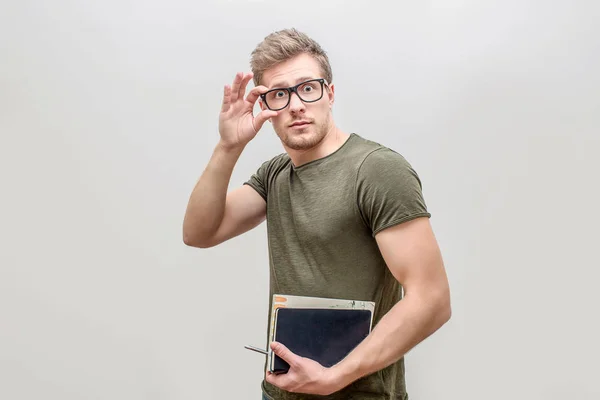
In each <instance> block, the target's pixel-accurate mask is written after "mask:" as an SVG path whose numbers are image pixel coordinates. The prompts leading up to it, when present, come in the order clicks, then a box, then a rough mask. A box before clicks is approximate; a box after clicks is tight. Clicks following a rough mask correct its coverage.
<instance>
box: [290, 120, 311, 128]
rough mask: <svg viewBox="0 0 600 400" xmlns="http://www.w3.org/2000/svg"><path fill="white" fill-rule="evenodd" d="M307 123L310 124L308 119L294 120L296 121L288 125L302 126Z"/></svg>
mask: <svg viewBox="0 0 600 400" xmlns="http://www.w3.org/2000/svg"><path fill="white" fill-rule="evenodd" d="M308 124H310V122H309V121H296V122H294V123H292V124H291V125H290V126H291V127H303V126H306V125H308Z"/></svg>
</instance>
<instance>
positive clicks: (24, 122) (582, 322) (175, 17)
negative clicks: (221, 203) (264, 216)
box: [0, 0, 600, 400]
mask: <svg viewBox="0 0 600 400" xmlns="http://www.w3.org/2000/svg"><path fill="white" fill-rule="evenodd" d="M599 19H600V5H599V3H598V2H596V1H592V0H590V1H587V2H585V1H566V0H565V1H559V0H555V1H525V0H508V1H506V0H504V1H476V0H471V1H460V0H446V1H441V0H440V1H419V2H415V1H412V2H409V1H394V2H392V1H389V2H377V1H374V2H368V3H367V2H366V1H338V0H335V1H334V0H328V1H303V2H288V1H242V0H239V1H220V2H214V1H212V2H210V1H202V2H200V1H189V0H172V1H165V0H163V1H158V0H150V1H148V0H147V1H141V0H126V1H124V0H121V1H116V0H104V1H83V0H80V1H75V0H70V1H67V0H62V1H58V0H57V1H41V0H38V1H34V0H19V1H16V0H13V1H10V0H4V1H2V3H1V6H0V132H1V142H0V143H1V145H0V166H1V167H2V168H1V172H0V174H1V175H0V177H1V178H2V179H1V186H0V187H1V189H0V190H1V194H2V196H1V197H0V204H1V207H0V217H1V219H0V234H1V236H0V239H2V241H1V244H0V246H1V251H0V398H2V399H6V400H25V399H28V400H29V399H31V400H34V399H35V400H38V399H44V400H74V399H102V400H121V399H122V400H138V399H140V400H141V399H148V400H163V399H165V400H166V399H168V400H188V399H249V400H253V399H258V398H259V396H260V381H261V379H262V376H263V362H264V357H263V356H262V355H260V354H258V353H253V352H250V351H247V350H245V349H244V348H243V346H244V345H246V344H252V345H256V346H264V345H265V340H266V339H265V329H266V328H265V324H266V320H267V304H268V294H267V293H268V291H267V289H268V287H267V284H268V257H267V254H268V253H267V243H266V228H265V225H264V224H263V225H261V226H259V227H258V228H256V229H255V230H253V231H251V232H249V233H248V234H246V235H243V236H240V237H238V238H235V239H233V240H231V241H229V242H227V243H225V244H223V245H221V246H219V247H216V248H212V249H207V250H200V249H193V248H189V247H186V246H185V245H184V244H183V241H182V234H181V228H182V221H183V215H184V212H185V207H186V204H187V201H188V196H189V194H190V193H191V190H192V188H193V186H194V184H195V183H196V180H197V179H198V177H199V176H200V174H201V173H202V170H203V168H204V166H205V165H206V163H207V161H208V159H209V157H210V155H211V153H212V150H213V148H214V145H215V144H216V142H217V140H218V131H217V118H218V112H219V107H220V102H221V95H222V88H223V85H225V84H227V83H230V82H231V81H232V79H233V77H234V75H235V73H236V72H238V71H249V56H250V52H251V51H252V49H253V48H254V47H255V46H256V45H257V44H258V43H259V42H260V41H261V40H262V39H263V38H264V37H265V36H266V35H267V34H269V33H270V32H272V31H275V30H278V29H282V28H288V27H296V28H298V29H300V30H303V31H304V32H306V33H308V34H309V35H310V36H312V37H313V38H314V39H316V40H317V41H318V42H319V43H321V45H322V46H323V47H324V48H325V50H326V51H327V52H328V54H329V56H330V58H331V63H332V66H333V71H334V79H333V83H334V84H335V85H336V90H337V100H336V103H335V106H334V116H335V119H336V122H337V123H338V124H339V125H340V127H341V128H342V129H344V130H346V131H348V132H356V133H359V134H360V135H362V136H364V137H366V138H369V139H372V140H375V141H378V142H380V143H383V144H385V145H387V146H389V147H391V148H393V149H395V150H397V151H398V152H400V153H401V154H403V155H404V156H405V157H406V158H407V159H408V160H409V161H410V162H411V163H412V164H413V166H414V167H415V169H416V170H417V172H418V173H419V174H420V176H421V178H422V181H423V190H424V195H425V198H426V201H427V204H428V206H429V209H430V211H431V213H432V219H431V221H432V224H433V227H434V229H435V232H436V235H437V237H438V240H439V243H440V246H441V248H442V251H443V255H444V260H445V263H446V267H447V270H448V275H449V279H450V284H451V288H452V302H453V303H452V304H453V317H452V319H451V321H450V322H449V323H448V324H447V325H445V326H444V327H443V328H442V329H441V330H440V331H439V332H437V333H436V334H435V335H434V336H432V337H431V338H429V339H428V340H427V341H425V342H423V343H421V344H420V345H419V346H417V347H416V348H415V349H413V351H411V352H410V353H409V354H408V355H407V357H406V362H407V381H408V389H409V393H410V395H411V398H412V399H419V400H435V399H440V400H441V399H444V400H451V399H452V400H454V399H457V400H458V399H461V400H467V399H468V400H481V399H486V400H500V399H506V398H511V399H523V400H534V399H544V400H559V399H560V400H562V399H573V400H588V399H589V400H591V399H598V398H600V389H599V388H598V385H597V383H596V382H597V374H598V371H599V369H598V365H597V361H598V359H600V351H599V345H598V338H599V337H600V326H599V315H600V311H599V309H600V307H599V305H600V301H599V300H598V296H597V292H598V285H599V279H600V272H599V269H600V257H599V256H598V239H599V238H600V237H599V236H600V235H599V234H598V228H599V223H600V211H599V208H600V190H599V182H600V179H599V174H600V161H599V160H598V152H599V151H600V132H599V131H600V94H599V93H600V78H599V76H600V74H599V73H598V72H599V71H600V24H598V20H599ZM271 129H272V128H271V127H270V126H268V124H267V125H266V127H265V128H264V129H263V130H262V131H261V132H260V134H259V135H258V137H257V138H256V139H255V140H254V141H253V142H252V143H251V144H250V145H249V146H248V148H247V149H246V151H245V153H244V154H243V155H242V157H241V159H240V160H239V163H238V165H237V166H236V169H235V171H234V174H233V177H232V180H231V187H232V188H233V187H237V186H239V185H240V184H242V183H243V182H244V181H245V180H246V179H247V178H248V177H249V176H250V174H251V173H253V172H254V171H255V170H256V169H257V168H258V166H259V165H260V164H261V163H262V162H263V161H265V160H267V159H268V158H270V157H272V156H274V155H276V154H279V153H281V152H282V151H283V148H282V147H281V144H280V142H279V141H278V139H277V137H276V136H275V134H274V132H273V131H272V130H271Z"/></svg>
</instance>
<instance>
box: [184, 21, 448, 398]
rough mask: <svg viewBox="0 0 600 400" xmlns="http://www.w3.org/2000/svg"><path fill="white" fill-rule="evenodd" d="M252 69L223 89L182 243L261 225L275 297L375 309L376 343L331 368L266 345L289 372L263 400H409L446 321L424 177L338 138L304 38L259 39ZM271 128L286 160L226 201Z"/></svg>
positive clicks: (326, 73)
mask: <svg viewBox="0 0 600 400" xmlns="http://www.w3.org/2000/svg"><path fill="white" fill-rule="evenodd" d="M251 66H252V73H251V74H241V73H238V74H237V75H236V77H235V79H234V81H233V85H232V86H225V90H224V96H223V104H222V108H221V113H220V117H219V133H220V135H221V139H220V141H219V143H218V144H217V145H216V148H215V150H214V153H213V155H212V157H211V159H210V161H209V163H208V165H207V167H206V169H205V171H204V172H203V174H202V176H201V177H200V179H199V181H198V183H197V185H196V187H195V188H194V190H193V192H192V194H191V196H190V200H189V204H188V208H187V210H186V214H185V219H184V223H183V238H184V242H185V243H186V244H187V245H189V246H194V247H200V248H206V247H212V246H216V245H218V244H219V243H222V242H224V241H226V240H228V239H230V238H233V237H235V236H237V235H240V234H242V233H244V232H247V231H248V230H250V229H252V228H254V227H256V226H257V225H258V224H260V223H261V222H262V221H264V220H265V219H266V220H267V224H268V245H269V258H270V293H271V295H272V294H273V293H280V294H289V295H303V296H316V297H331V298H342V299H355V300H368V301H374V302H375V304H376V309H375V315H374V321H373V322H374V326H373V330H372V332H371V334H370V335H369V336H368V337H367V338H366V339H365V340H364V341H363V342H362V343H361V344H360V345H359V346H358V347H356V348H355V349H354V350H353V351H352V352H351V353H350V354H349V355H348V356H347V357H346V358H345V359H344V360H342V361H341V362H340V363H339V364H337V365H335V366H333V367H330V368H325V367H323V366H321V365H319V364H318V363H316V362H315V361H312V360H310V359H306V358H302V357H299V356H297V355H295V354H292V353H291V352H290V351H289V350H288V349H287V348H285V347H284V346H283V345H281V344H278V343H274V344H273V346H272V348H273V350H274V352H275V353H276V354H278V355H279V356H281V357H282V358H283V359H285V360H286V361H287V362H288V363H289V364H290V366H291V367H290V370H289V372H288V373H286V374H283V375H272V374H269V373H267V374H266V376H265V380H264V381H263V385H262V387H263V393H264V398H266V399H277V400H283V399H286V400H288V399H312V398H319V399H323V398H327V399H350V398H351V399H357V400H360V399H381V400H383V399H386V400H387V399H394V400H398V399H407V398H408V395H407V394H406V387H405V380H404V355H405V354H406V353H407V352H408V351H409V350H410V349H411V348H413V347H414V346H415V345H417V344H418V343H420V342H421V341H423V340H424V339H425V338H426V337H428V336H429V335H431V334H432V333H433V332H435V331H436V330H437V329H439V328H440V327H441V326H442V325H443V324H444V323H445V322H446V321H448V319H449V318H450V313H451V311H450V295H449V288H448V281H447V277H446V273H445V269H444V265H443V261H442V257H441V254H440V251H439V248H438V245H437V242H436V239H435V236H434V234H433V232H432V229H431V225H430V222H429V217H430V214H429V213H428V211H427V209H426V206H425V202H424V200H423V196H422V193H421V182H420V180H419V177H418V175H417V174H416V172H415V171H414V170H413V168H412V167H411V166H410V164H409V163H408V162H407V161H406V160H405V159H404V158H403V157H402V156H401V155H400V154H398V153H396V152H395V151H393V150H391V149H389V148H387V147H385V146H383V145H380V144H378V143H375V142H372V141H370V140H367V139H365V138H363V137H362V136H360V135H358V134H354V133H353V134H348V133H346V132H343V131H342V130H341V129H339V128H338V127H337V126H336V124H335V122H334V121H333V117H332V111H331V109H332V107H333V103H334V98H335V96H334V94H335V89H334V85H333V83H332V73H331V67H330V65H329V60H328V57H327V55H326V53H325V52H324V51H323V50H322V49H321V47H320V46H319V45H318V44H317V43H316V42H315V41H313V40H312V39H310V38H309V37H308V36H306V35H305V34H303V33H300V32H298V31H296V30H294V29H289V30H283V31H279V32H275V33H273V34H271V35H269V36H267V37H266V38H265V39H264V41H263V42H262V43H260V44H259V45H258V47H257V48H256V49H255V50H254V51H253V53H252V60H251ZM252 78H254V84H255V87H254V88H253V89H252V90H250V92H249V94H248V96H247V97H245V98H244V96H245V93H246V86H247V84H248V83H249V81H250V80H251V79H252ZM259 99H260V100H259ZM257 100H259V102H260V108H261V111H260V113H258V114H257V115H253V107H254V105H255V103H256V101H257ZM267 120H268V121H270V122H271V123H272V125H273V128H274V130H275V132H276V133H277V135H278V137H279V139H280V140H281V143H282V144H283V147H284V149H285V153H282V154H280V155H278V156H275V157H274V158H272V159H271V160H269V161H266V162H264V163H263V164H262V165H261V166H260V168H258V170H257V171H256V173H254V174H253V175H252V176H251V177H250V179H249V180H248V181H247V182H246V184H244V185H242V187H240V188H237V189H235V190H233V191H231V192H229V193H227V188H228V184H229V180H230V177H231V173H232V171H233V168H234V166H235V164H236V161H237V159H238V157H239V156H240V154H241V153H242V151H243V150H244V148H245V146H246V145H247V144H248V143H249V142H250V141H251V140H252V139H253V138H254V137H255V136H256V134H257V133H258V131H259V130H260V129H261V127H262V126H263V124H264V123H265V122H266V121H267ZM401 289H403V291H404V297H403V298H402V299H401V297H402V290H401ZM400 300H401V301H400ZM323 396H326V397H323Z"/></svg>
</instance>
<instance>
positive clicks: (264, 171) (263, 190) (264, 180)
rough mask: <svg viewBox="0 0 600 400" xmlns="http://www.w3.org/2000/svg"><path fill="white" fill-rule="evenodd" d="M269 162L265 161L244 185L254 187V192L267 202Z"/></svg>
mask: <svg viewBox="0 0 600 400" xmlns="http://www.w3.org/2000/svg"><path fill="white" fill-rule="evenodd" d="M269 163H270V162H269V161H265V162H264V163H263V164H262V165H261V166H260V167H259V168H258V170H257V171H256V172H255V173H254V174H252V175H251V176H250V179H248V180H247V181H246V182H244V185H248V186H250V187H252V188H253V189H254V190H256V191H257V192H258V194H260V195H261V197H262V198H263V199H264V200H265V201H267V193H268V182H269V179H268V176H267V175H268V170H269Z"/></svg>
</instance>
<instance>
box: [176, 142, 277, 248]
mask: <svg viewBox="0 0 600 400" xmlns="http://www.w3.org/2000/svg"><path fill="white" fill-rule="evenodd" d="M241 152H242V150H241V149H240V148H230V147H227V146H225V145H223V143H221V142H220V143H219V144H217V146H216V148H215V150H214V152H213V155H212V157H211V159H210V161H209V163H208V165H207V167H206V169H205V170H204V172H203V174H202V176H201V177H200V179H199V180H198V183H197V184H196V186H195V187H194V190H193V191H192V194H191V196H190V200H189V202H188V206H187V210H186V213H185V218H184V221H183V241H184V243H185V244H186V245H188V246H192V247H200V248H207V247H213V246H216V245H218V244H220V243H223V242H224V241H226V240H229V239H231V238H233V237H235V236H238V235H241V234H242V233H245V232H247V231H249V230H251V229H253V228H255V227H256V226H258V225H259V224H260V223H261V222H263V221H264V219H265V217H266V211H267V203H266V202H265V200H264V199H263V198H262V197H261V196H260V195H259V194H258V193H257V192H256V191H255V190H254V189H253V188H251V187H250V186H248V185H243V186H242V187H239V188H237V189H234V190H232V191H230V192H229V193H228V192H227V188H228V186H229V180H230V178H231V174H232V172H233V168H234V166H235V164H236V162H237V160H238V158H239V156H240V154H241Z"/></svg>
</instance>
